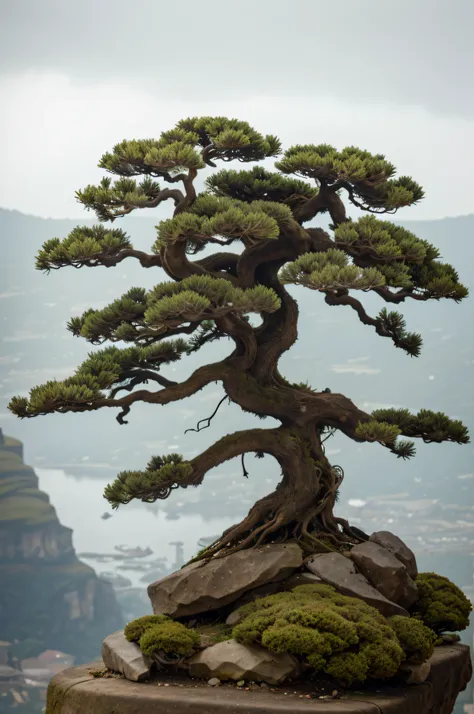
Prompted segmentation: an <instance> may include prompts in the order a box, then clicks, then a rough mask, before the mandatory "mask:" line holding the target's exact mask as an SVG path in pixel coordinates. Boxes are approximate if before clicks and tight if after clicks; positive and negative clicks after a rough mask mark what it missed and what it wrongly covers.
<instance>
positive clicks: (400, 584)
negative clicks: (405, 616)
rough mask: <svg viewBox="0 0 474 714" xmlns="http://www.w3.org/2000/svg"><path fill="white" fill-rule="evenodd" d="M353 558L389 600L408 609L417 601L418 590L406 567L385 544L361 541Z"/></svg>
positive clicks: (363, 572)
mask: <svg viewBox="0 0 474 714" xmlns="http://www.w3.org/2000/svg"><path fill="white" fill-rule="evenodd" d="M351 560H353V561H354V563H355V564H356V566H357V569H358V571H359V572H360V573H362V575H364V576H365V577H366V578H367V580H368V581H369V583H370V584H371V585H373V586H374V588H377V590H378V591H379V593H381V594H382V595H383V596H384V597H386V598H387V600H391V601H392V602H396V603H397V604H398V605H401V606H402V607H405V608H407V609H408V608H410V607H411V606H412V605H413V604H414V603H415V602H416V601H417V599H418V590H417V587H416V585H415V583H414V582H413V580H412V579H411V578H410V576H409V575H408V572H407V569H406V567H405V566H404V565H403V563H402V562H401V560H398V558H397V557H396V556H395V555H394V554H393V553H391V552H390V551H389V550H387V549H386V548H384V547H383V546H381V545H379V544H378V543H374V542H373V541H370V540H368V541H366V542H365V543H360V544H359V545H356V546H354V547H353V548H352V550H351Z"/></svg>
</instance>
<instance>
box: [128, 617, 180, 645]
mask: <svg viewBox="0 0 474 714" xmlns="http://www.w3.org/2000/svg"><path fill="white" fill-rule="evenodd" d="M169 620H170V618H169V617H167V616H166V615H144V616H143V617H139V618H137V619H136V620H132V621H131V622H129V623H128V625H126V626H125V629H124V635H125V637H126V638H127V640H128V641H129V642H138V641H139V639H140V637H141V636H142V635H143V634H144V633H145V632H146V630H148V629H149V628H150V627H153V626H154V625H161V624H163V622H168V621H169Z"/></svg>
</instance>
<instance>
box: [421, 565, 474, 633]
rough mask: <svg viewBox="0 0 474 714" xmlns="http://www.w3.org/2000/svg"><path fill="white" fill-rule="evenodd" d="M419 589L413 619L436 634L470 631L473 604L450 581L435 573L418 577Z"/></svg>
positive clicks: (422, 574)
mask: <svg viewBox="0 0 474 714" xmlns="http://www.w3.org/2000/svg"><path fill="white" fill-rule="evenodd" d="M416 585H417V587H418V592H419V594H420V597H419V600H418V602H417V603H416V604H415V605H414V607H413V609H412V613H411V614H412V615H413V616H414V617H415V618H417V619H419V620H421V621H422V622H423V623H424V624H425V625H426V626H427V627H429V628H431V629H432V630H434V631H435V632H436V633H437V634H439V633H441V632H457V631H458V632H460V631H461V630H465V629H466V628H467V627H469V615H470V613H471V610H472V603H471V602H470V600H468V598H467V597H466V596H465V595H464V593H463V591H462V590H461V589H460V588H458V586H457V585H455V584H454V583H453V582H451V580H449V578H446V577H444V576H443V575H437V574H436V573H419V574H418V577H417V578H416Z"/></svg>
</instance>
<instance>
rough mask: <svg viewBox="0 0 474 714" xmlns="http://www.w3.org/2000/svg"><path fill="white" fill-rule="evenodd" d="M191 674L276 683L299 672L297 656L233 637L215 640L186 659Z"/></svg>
mask: <svg viewBox="0 0 474 714" xmlns="http://www.w3.org/2000/svg"><path fill="white" fill-rule="evenodd" d="M188 665H189V674H190V675H191V677H199V678H201V679H208V678H209V677H217V678H219V679H220V680H228V679H232V680H233V681H234V682H239V681H240V680H242V679H243V680H251V681H252V682H262V681H264V682H267V683H268V684H279V683H280V682H283V681H284V680H285V679H287V678H288V677H296V676H298V674H300V666H299V663H298V660H297V659H296V658H295V657H293V656H292V655H290V654H288V653H286V652H282V653H275V652H270V650H266V649H265V648H264V647H260V646H259V645H241V644H239V643H238V642H236V641H235V640H226V641H225V642H219V643H218V644H216V645H214V646H213V647H208V648H207V649H205V650H203V651H202V652H198V653H197V654H195V655H193V656H192V657H191V658H190V659H189V660H188Z"/></svg>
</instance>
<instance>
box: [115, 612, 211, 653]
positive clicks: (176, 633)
mask: <svg viewBox="0 0 474 714" xmlns="http://www.w3.org/2000/svg"><path fill="white" fill-rule="evenodd" d="M124 633H125V637H126V638H127V640H128V641H129V642H136V643H137V644H138V645H139V647H140V649H141V651H142V652H143V654H144V655H146V656H147V657H153V656H154V655H156V654H158V652H164V653H165V654H167V655H172V656H174V655H178V656H183V657H185V656H189V655H192V654H193V653H194V652H195V651H196V650H197V649H198V647H199V645H200V642H201V638H200V636H199V634H198V633H197V632H196V631H195V630H191V629H189V628H188V627H186V626H185V625H183V624H182V623H181V622H175V621H174V620H172V619H171V618H170V617H167V616H166V615H145V616H144V617H139V618H138V619H137V620H132V622H129V623H128V625H127V626H126V627H125V631H124Z"/></svg>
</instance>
